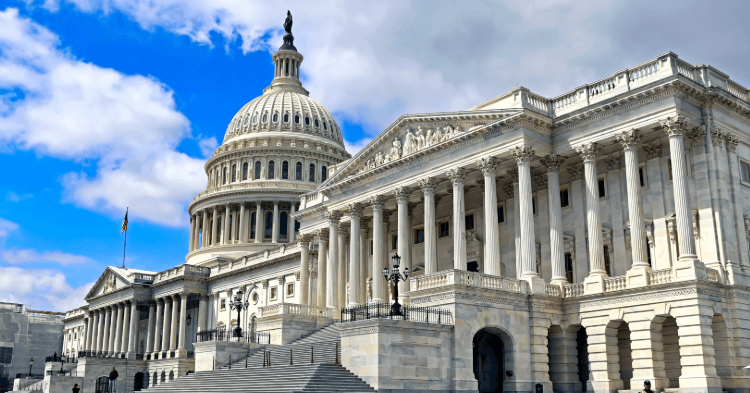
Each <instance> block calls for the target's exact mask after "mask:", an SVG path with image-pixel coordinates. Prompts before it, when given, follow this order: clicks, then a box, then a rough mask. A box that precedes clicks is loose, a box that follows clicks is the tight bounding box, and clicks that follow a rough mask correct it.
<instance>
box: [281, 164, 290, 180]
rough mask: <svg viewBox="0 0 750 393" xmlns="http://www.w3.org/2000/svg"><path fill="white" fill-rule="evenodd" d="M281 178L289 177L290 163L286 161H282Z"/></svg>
mask: <svg viewBox="0 0 750 393" xmlns="http://www.w3.org/2000/svg"><path fill="white" fill-rule="evenodd" d="M281 178H282V179H289V163H288V162H286V161H284V162H282V163H281Z"/></svg>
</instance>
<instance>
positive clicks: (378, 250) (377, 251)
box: [370, 195, 384, 302]
mask: <svg viewBox="0 0 750 393" xmlns="http://www.w3.org/2000/svg"><path fill="white" fill-rule="evenodd" d="M370 203H372V213H373V217H372V301H373V302H382V301H383V300H384V294H383V266H381V264H382V261H383V255H382V254H383V240H384V239H383V197H382V196H380V195H376V196H373V197H371V198H370Z"/></svg>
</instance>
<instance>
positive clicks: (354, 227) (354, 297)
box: [348, 203, 365, 307]
mask: <svg viewBox="0 0 750 393" xmlns="http://www.w3.org/2000/svg"><path fill="white" fill-rule="evenodd" d="M349 216H351V221H350V222H351V228H350V230H351V234H350V238H349V241H350V243H349V250H350V251H349V253H350V254H351V255H350V259H351V260H350V261H349V304H348V306H349V307H351V306H357V305H359V304H360V302H361V301H360V293H359V292H360V286H361V285H362V283H361V282H360V265H359V264H360V257H361V254H362V253H361V252H360V247H365V245H364V243H362V242H360V240H361V229H360V222H359V220H360V217H361V216H362V206H360V205H359V204H358V203H352V204H350V205H349Z"/></svg>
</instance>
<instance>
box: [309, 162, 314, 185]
mask: <svg viewBox="0 0 750 393" xmlns="http://www.w3.org/2000/svg"><path fill="white" fill-rule="evenodd" d="M310 181H311V182H314V181H315V164H310Z"/></svg>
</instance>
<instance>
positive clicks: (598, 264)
mask: <svg viewBox="0 0 750 393" xmlns="http://www.w3.org/2000/svg"><path fill="white" fill-rule="evenodd" d="M576 151H577V152H578V154H580V155H581V158H583V174H584V178H585V181H586V228H587V229H588V237H589V258H590V259H589V261H590V262H589V263H590V270H589V277H596V276H604V277H606V276H607V271H606V270H604V244H603V242H602V220H601V217H600V216H599V177H598V175H597V173H596V158H597V156H598V155H599V146H598V145H597V144H596V143H587V144H585V145H583V146H581V147H578V148H576Z"/></svg>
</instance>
